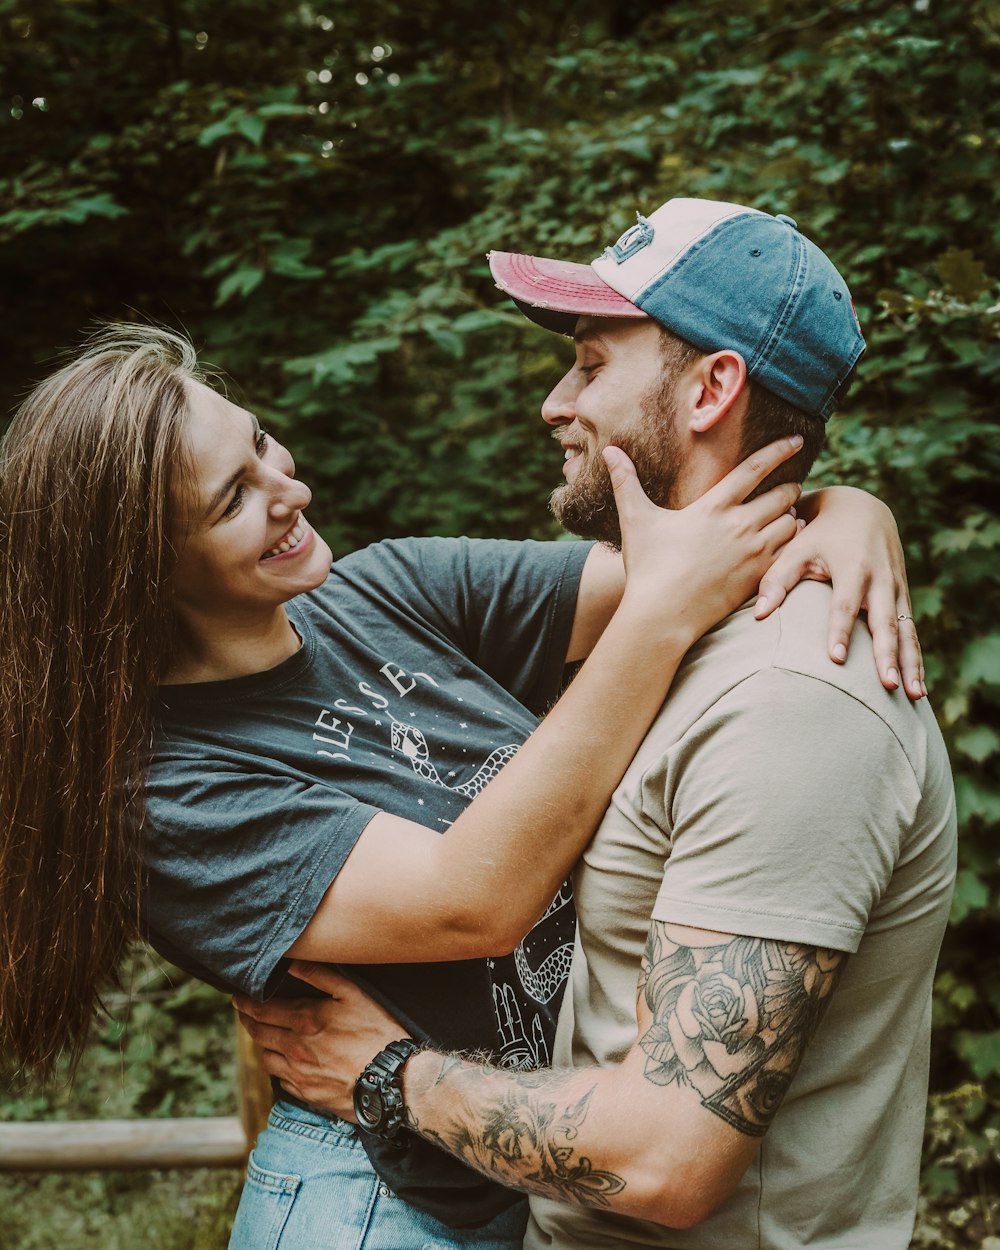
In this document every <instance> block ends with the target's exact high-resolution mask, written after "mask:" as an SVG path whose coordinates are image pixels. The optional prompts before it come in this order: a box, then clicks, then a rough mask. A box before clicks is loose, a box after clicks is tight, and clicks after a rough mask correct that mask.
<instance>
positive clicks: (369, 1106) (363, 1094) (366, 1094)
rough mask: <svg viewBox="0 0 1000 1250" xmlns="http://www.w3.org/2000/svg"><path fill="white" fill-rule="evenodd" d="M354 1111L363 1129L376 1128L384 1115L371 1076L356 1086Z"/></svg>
mask: <svg viewBox="0 0 1000 1250" xmlns="http://www.w3.org/2000/svg"><path fill="white" fill-rule="evenodd" d="M356 1094H357V1096H356V1097H355V1099H354V1111H355V1114H356V1115H357V1117H358V1119H359V1120H360V1121H361V1123H362V1124H363V1125H364V1127H365V1128H377V1127H378V1126H379V1125H380V1124H381V1123H382V1117H383V1115H384V1114H385V1103H384V1102H383V1099H382V1091H381V1089H380V1088H379V1086H378V1083H377V1082H376V1081H375V1079H374V1078H373V1077H371V1076H366V1077H364V1078H363V1079H362V1080H361V1081H359V1082H358V1085H357V1091H356Z"/></svg>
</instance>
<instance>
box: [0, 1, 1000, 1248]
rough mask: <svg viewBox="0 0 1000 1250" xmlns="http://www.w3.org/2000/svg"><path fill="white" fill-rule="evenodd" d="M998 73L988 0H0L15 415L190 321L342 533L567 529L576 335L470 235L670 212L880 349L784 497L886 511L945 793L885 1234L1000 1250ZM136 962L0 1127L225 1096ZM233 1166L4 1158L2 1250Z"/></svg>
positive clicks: (104, 1230) (156, 1242)
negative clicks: (69, 1063)
mask: <svg viewBox="0 0 1000 1250" xmlns="http://www.w3.org/2000/svg"><path fill="white" fill-rule="evenodd" d="M998 71H1000V4H998V3H995V2H994V0H906V2H902V0H900V2H896V3H894V2H892V0H840V2H839V3H835V4H831V5H826V6H823V5H817V4H815V3H814V2H810V3H803V2H799V0H744V2H743V3H741V4H733V3H732V2H731V0H700V2H697V3H696V2H694V0H674V2H663V3H651V2H648V0H617V3H616V2H614V0H563V2H556V0H534V3H532V4H530V5H529V4H527V3H524V4H519V3H505V4H500V5H493V6H489V5H484V4H482V3H480V2H478V0H447V2H446V0H423V2H421V0H411V2H410V3H403V2H402V0H399V2H397V0H368V2H367V3H366V4H364V5H360V4H348V3H345V2H344V0H316V3H313V4H299V5H296V4H293V3H284V2H281V0H229V2H227V3H208V2H202V3H198V2H195V0H151V2H150V3H148V4H145V5H142V6H140V5H136V4H134V3H127V2H126V0H31V3H22V2H21V0H0V284H2V286H0V289H2V303H0V317H2V322H3V333H2V335H0V410H2V413H3V415H4V417H6V416H7V415H9V413H10V411H11V410H12V408H13V407H14V406H15V405H16V403H17V402H18V399H19V397H20V396H21V395H22V394H23V393H24V392H25V391H26V389H27V388H28V387H29V386H30V385H31V384H32V382H34V381H36V380H38V379H39V378H40V377H42V376H44V375H45V373H46V372H48V371H49V370H50V369H51V368H52V367H53V365H54V363H55V361H56V358H57V355H58V352H59V351H60V350H61V349H64V348H67V347H70V346H72V345H73V344H74V343H76V342H78V341H79V338H80V335H81V332H82V331H84V330H85V329H86V327H87V326H88V324H90V323H92V322H93V321H94V319H95V318H150V319H153V320H156V321H160V322H164V323H166V324H168V325H171V326H174V327H179V328H183V329H184V330H186V331H187V332H188V333H189V334H190V335H191V336H192V338H193V339H194V341H195V343H196V345H197V346H198V348H199V350H200V351H201V352H202V355H203V357H204V359H205V360H206V361H208V362H210V364H211V365H212V366H213V367H215V368H217V369H218V370H220V371H221V372H222V373H224V374H225V376H226V377H227V379H228V382H227V385H229V387H230V390H231V393H232V394H234V396H235V397H237V398H239V399H241V401H242V402H245V403H246V404H247V405H248V406H250V407H252V408H253V409H254V410H255V411H256V412H257V413H258V414H259V416H260V418H261V420H262V422H263V423H264V424H265V426H268V427H270V428H272V429H273V430H274V431H275V432H276V433H277V434H278V435H279V437H280V438H281V440H282V441H283V442H285V443H286V444H287V445H288V446H289V447H290V448H291V449H292V451H293V453H294V455H295V457H296V460H297V461H298V462H299V465H300V470H301V472H302V474H303V476H304V477H305V478H306V480H307V481H308V482H309V483H310V484H311V485H312V486H313V488H314V491H315V495H316V501H315V503H314V505H313V507H312V509H311V517H312V519H313V521H314V522H315V523H318V524H319V525H320V526H321V528H322V529H323V530H324V532H325V533H326V535H327V536H328V538H329V539H330V541H331V544H332V546H333V548H334V551H335V553H336V554H342V553H343V552H345V551H348V550H350V549H352V548H353V547H355V546H358V545H359V544H363V543H366V542H368V541H371V540H373V539H376V538H379V537H383V536H386V535H400V534H408V533H416V534H429V533H438V534H455V533H466V534H473V535H503V536H509V537H526V536H530V535H535V536H553V534H554V533H555V531H554V529H553V526H552V523H551V521H550V520H549V517H548V513H547V509H546V497H547V494H548V491H549V490H550V489H551V488H552V486H554V485H555V484H557V482H558V481H559V465H558V462H557V458H556V457H555V456H554V455H553V448H552V445H551V443H550V441H549V440H547V439H546V438H544V437H542V430H541V426H540V424H539V421H538V418H537V411H538V406H539V404H540V402H541V399H542V397H543V396H544V394H545V393H546V391H547V390H548V388H549V387H550V386H551V384H552V382H553V381H554V380H555V379H556V378H557V377H558V376H559V374H560V373H561V371H562V369H563V368H564V367H565V361H566V357H567V349H566V345H565V343H564V342H563V341H562V340H560V339H559V338H558V337H556V336H553V335H548V334H546V333H544V332H542V331H539V330H537V329H534V328H533V327H531V326H529V325H528V323H527V322H524V321H522V320H521V319H520V318H519V317H518V316H517V315H516V314H515V313H514V312H513V311H512V310H511V311H508V309H507V307H505V304H504V301H503V299H502V298H501V297H500V295H499V294H498V292H496V290H495V289H494V288H493V286H492V283H491V280H490V277H489V274H488V270H487V266H486V260H485V254H486V252H487V251H488V250H489V249H490V248H491V247H498V248H502V249H505V250H529V251H534V252H541V253H543V254H548V255H554V256H561V257H566V258H571V259H572V258H575V259H579V260H589V259H591V258H592V257H593V256H594V255H596V254H597V253H598V252H599V251H600V250H601V249H602V248H603V246H604V245H605V244H607V243H610V242H612V241H613V240H614V239H615V238H616V237H617V236H618V235H619V234H620V233H621V231H622V230H623V229H625V227H626V226H627V225H628V224H629V223H630V222H631V221H633V220H634V214H635V211H636V209H642V210H650V209H652V208H654V207H655V206H657V205H658V204H659V203H661V202H662V201H663V200H665V199H667V198H669V197H670V196H675V195H694V196H708V197H712V198H717V199H731V200H736V201H739V202H743V203H747V204H751V205H754V206H756V207H758V208H762V209H765V210H767V211H770V212H781V213H789V214H791V215H792V216H794V217H795V218H796V219H797V221H798V223H799V226H800V227H801V229H802V230H803V231H804V232H805V233H806V234H808V235H810V236H812V237H814V238H816V239H817V240H818V241H819V242H820V243H821V244H822V245H823V246H824V248H825V249H826V250H827V251H828V252H829V253H830V255H831V256H832V257H833V259H834V260H835V261H836V262H837V264H838V265H839V267H840V268H841V269H842V271H843V272H844V273H845V275H846V276H847V277H848V280H849V282H850V285H851V287H852V290H853V292H854V296H855V302H856V305H857V310H858V314H859V317H860V319H861V323H862V326H863V328H864V331H865V334H866V337H867V339H868V343H869V351H868V355H867V357H866V359H865V361H864V362H863V363H862V367H861V370H860V375H859V381H858V384H857V385H856V388H855V391H854V393H853V397H852V399H851V400H850V402H849V405H848V408H847V410H846V411H845V412H844V413H843V414H841V415H839V416H838V417H837V418H836V419H835V421H833V422H832V423H831V443H830V447H829V450H828V451H827V453H826V454H825V455H824V457H823V459H822V461H821V463H820V465H819V466H818V470H817V472H816V474H815V479H814V480H815V482H817V483H820V482H824V481H832V480H838V481H844V482H849V483H853V484H855V485H859V486H864V487H866V488H868V489H869V490H873V491H875V492H876V493H877V494H879V495H880V496H881V497H882V498H883V499H885V500H886V502H887V503H889V504H890V505H891V507H892V508H893V510H894V512H895V514H896V518H897V520H898V523H899V527H900V530H901V532H902V535H903V539H904V543H905V546H906V550H907V556H908V561H909V572H910V579H911V585H912V587H913V591H914V615H915V617H916V619H917V622H918V625H919V628H920V634H921V638H922V641H923V645H924V649H925V653H926V656H927V668H928V685H929V687H930V690H931V697H932V701H933V704H934V706H935V709H936V711H937V714H938V716H939V718H940V720H941V722H942V725H943V727H944V731H945V734H946V737H947V740H948V744H949V748H950V750H951V753H952V760H953V764H954V768H955V774H956V785H957V789H958V800H959V810H960V820H961V861H960V872H959V879H958V890H957V894H956V898H955V905H954V912H953V923H952V926H951V930H950V933H949V936H948V938H947V941H946V945H945V949H944V951H943V954H942V958H941V965H940V971H939V976H938V981H937V991H936V1002H935V1025H936V1028H935V1043H934V1056H933V1074H932V1091H931V1101H930V1106H929V1111H928V1131H927V1141H926V1153H925V1167H924V1176H923V1188H922V1198H921V1212H920V1218H919V1223H918V1228H917V1232H916V1236H915V1241H914V1245H915V1246H925V1247H937V1248H941V1250H950V1248H953V1247H954V1248H958V1247H961V1248H967V1247H977V1248H983V1250H1000V1196H998V1195H1000V976H998V970H1000V924H998V919H997V896H998V893H1000V861H998V847H1000V842H998V836H997V835H998V825H1000V783H998V777H997V770H996V762H997V756H998V747H1000V736H998V732H997V724H998V717H997V704H998V702H1000V689H998V687H1000V632H998V630H1000V626H998V606H1000V596H998V594H997V582H998V578H997V555H996V548H997V543H998V538H1000V522H998V519H997V515H996V506H995V500H996V497H997V489H996V482H997V480H998V477H1000V473H998V470H1000V445H998V440H997V432H998V425H1000V421H998V404H997V392H998V388H1000V341H998V325H1000V287H998V282H997V278H998V276H1000V255H998V243H1000V216H998V213H997V207H998V199H1000V177H998V174H1000V159H998V121H1000V90H998V83H1000V72H998ZM817 746H818V749H821V747H822V743H821V741H819V742H818V744H817ZM127 980H128V983H129V984H130V986H131V987H132V989H131V993H130V994H129V995H126V996H117V997H115V996H111V997H109V999H108V1002H107V1008H108V1010H107V1013H106V1015H105V1016H104V1017H102V1019H101V1020H100V1021H98V1023H97V1024H96V1026H95V1030H94V1037H93V1043H92V1045H91V1047H90V1049H89V1051H88V1054H87V1056H86V1059H85V1061H84V1065H83V1067H82V1069H81V1071H80V1074H79V1076H78V1079H77V1082H76V1085H75V1086H74V1087H73V1088H72V1089H70V1088H68V1087H67V1085H66V1084H65V1083H64V1082H63V1083H59V1082H56V1083H54V1084H53V1085H51V1086H48V1087H46V1088H44V1089H38V1088H27V1087H24V1086H20V1085H18V1086H15V1087H13V1088H11V1089H8V1090H6V1091H5V1092H4V1093H3V1095H2V1101H0V1118H5V1119H8V1120H10V1119H15V1120H35V1119H43V1118H56V1119H59V1118H84V1117H96V1116H131V1115H135V1116H168V1115H179V1114H187V1115H192V1114H202V1115H220V1114H227V1113H228V1112H230V1111H231V1110H232V1105H233V1099H234V1085H233V1072H232V1065H233V1054H232V1051H233V1047H232V1037H231V1028H232V1025H231V1020H230V1015H231V1012H230V1009H229V1007H228V1004H227V1003H226V1002H225V1001H224V1000H223V999H221V998H220V997H219V996H218V995H216V994H215V993H214V992H212V991H209V990H207V989H206V988H204V987H202V986H200V985H197V984H196V983H193V982H190V981H186V980H185V979H184V978H183V977H181V976H180V975H179V974H176V973H174V972H173V971H172V970H170V969H168V968H165V967H163V966H162V965H160V964H159V963H157V961H155V960H154V959H152V958H151V957H150V956H149V955H148V953H146V952H142V951H139V952H137V953H136V956H135V960H134V966H133V967H132V968H131V969H130V970H129V974H128V977H127ZM858 1183H859V1184H863V1183H864V1178H863V1177H859V1178H858ZM238 1184H239V1178H238V1176H237V1175H236V1174H235V1173H232V1172H205V1171H202V1172H197V1171H191V1172H183V1171H176V1172H164V1173H155V1174H151V1173H141V1172H140V1173H132V1174H125V1173H103V1174H102V1173H90V1174H87V1173H84V1174H79V1175H75V1176H59V1175H48V1176H45V1175H35V1176H29V1175H17V1174H7V1175H0V1208H2V1209H3V1210H4V1213H5V1214H4V1231H3V1236H2V1242H3V1245H4V1247H6V1248H7V1250H48V1248H49V1247H56V1246H58V1247H61V1248H64V1250H76V1248H77V1247H80V1248H83V1247H89V1246H93V1245H101V1246H102V1247H103V1248H104V1250H119V1248H122V1250H123V1248H124V1247H133V1246H135V1245H136V1244H138V1243H139V1241H140V1238H141V1240H142V1243H143V1244H144V1246H145V1247H146V1248H147V1250H182V1248H188V1247H190V1248H197V1250H215V1248H216V1247H219V1248H220V1250H221V1247H223V1246H224V1245H225V1242H226V1237H227V1231H228V1222H229V1219H230V1217H231V1212H232V1210H233V1208H234V1205H235V1198H236V1193H237V1189H238Z"/></svg>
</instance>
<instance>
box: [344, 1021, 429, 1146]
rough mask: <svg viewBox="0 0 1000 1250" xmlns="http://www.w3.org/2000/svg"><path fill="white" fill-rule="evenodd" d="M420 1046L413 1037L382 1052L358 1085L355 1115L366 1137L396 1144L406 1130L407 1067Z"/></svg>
mask: <svg viewBox="0 0 1000 1250" xmlns="http://www.w3.org/2000/svg"><path fill="white" fill-rule="evenodd" d="M419 1049H420V1043H419V1042H416V1041H414V1040H413V1038H412V1037H403V1038H400V1039H399V1041H398V1042H390V1043H389V1045H388V1046H386V1048H385V1049H384V1050H380V1051H379V1053H378V1054H377V1055H376V1056H375V1058H374V1059H373V1060H372V1061H371V1063H369V1064H367V1065H366V1067H365V1069H364V1071H363V1072H362V1073H361V1075H360V1076H359V1077H358V1079H357V1081H356V1082H355V1084H354V1114H355V1115H356V1116H357V1120H358V1125H359V1126H360V1127H361V1128H362V1129H364V1131H365V1132H366V1133H372V1134H374V1135H375V1136H376V1137H382V1138H384V1139H385V1140H386V1141H392V1140H393V1139H394V1138H395V1137H396V1136H397V1135H398V1133H399V1130H400V1129H401V1128H402V1127H403V1114H404V1112H405V1110H406V1106H405V1103H404V1101H403V1066H404V1064H405V1063H406V1061H407V1059H409V1058H410V1056H411V1055H412V1054H414V1053H415V1052H416V1051H418V1050H419Z"/></svg>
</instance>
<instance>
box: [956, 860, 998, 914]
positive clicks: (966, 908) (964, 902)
mask: <svg viewBox="0 0 1000 1250" xmlns="http://www.w3.org/2000/svg"><path fill="white" fill-rule="evenodd" d="M989 901H990V892H989V889H988V888H987V886H986V883H985V882H984V881H982V880H981V879H980V878H979V877H978V876H977V875H976V874H975V873H974V872H972V871H971V870H970V869H968V868H963V869H961V870H960V871H959V873H958V876H957V877H956V879H955V894H954V897H953V899H952V903H951V922H952V924H959V923H960V922H961V921H962V920H964V919H965V917H966V916H967V915H968V914H969V913H970V912H972V911H976V910H978V909H979V908H981V907H986V906H987V904H988V903H989Z"/></svg>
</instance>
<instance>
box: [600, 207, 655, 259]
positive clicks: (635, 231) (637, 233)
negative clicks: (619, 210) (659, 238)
mask: <svg viewBox="0 0 1000 1250" xmlns="http://www.w3.org/2000/svg"><path fill="white" fill-rule="evenodd" d="M635 216H636V223H635V225H634V226H630V227H629V229H628V230H626V231H625V233H624V234H623V235H622V237H621V238H620V239H619V240H618V242H617V243H615V244H613V245H612V246H611V247H606V248H605V249H604V256H605V258H606V259H608V260H613V261H614V262H615V264H617V265H621V264H623V263H624V262H625V261H627V260H628V258H629V257H630V256H634V255H635V254H636V252H641V251H642V249H643V248H644V247H649V245H650V243H652V241H653V236H654V235H655V233H656V231H655V230H654V229H653V227H652V226H651V225H650V224H649V222H648V221H647V220H646V218H645V217H643V215H642V214H641V213H636V215H635Z"/></svg>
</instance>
